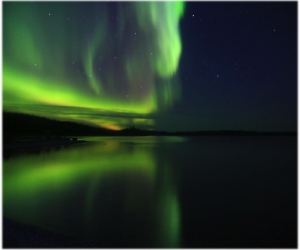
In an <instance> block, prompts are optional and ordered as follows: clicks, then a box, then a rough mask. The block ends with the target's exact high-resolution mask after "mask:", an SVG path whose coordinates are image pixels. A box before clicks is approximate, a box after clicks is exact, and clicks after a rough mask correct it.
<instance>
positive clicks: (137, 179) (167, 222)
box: [3, 137, 180, 247]
mask: <svg viewBox="0 0 300 250" xmlns="http://www.w3.org/2000/svg"><path fill="white" fill-rule="evenodd" d="M159 140H160V143H161V142H166V143H167V142H168V141H169V140H170V139H163V138H160V139H159ZM171 140H172V139H171ZM173 140H174V139H173ZM155 143H157V138H155V137H147V138H137V139H136V140H135V139H128V138H122V139H120V140H119V138H116V139H110V138H103V141H102V142H90V143H87V144H85V145H76V146H75V145H74V146H72V147H70V148H66V149H62V150H60V151H55V150H51V151H50V152H48V153H47V152H43V153H40V154H38V155H20V156H18V157H14V158H11V159H9V160H5V161H4V162H3V209H4V216H6V217H9V218H12V219H15V220H18V221H22V222H25V223H29V224H34V225H37V226H39V227H42V228H46V229H50V230H54V231H57V232H60V233H64V234H68V235H70V236H76V235H78V236H79V237H80V236H84V237H87V238H90V239H92V240H95V239H97V240H99V239H101V237H106V238H107V237H110V235H109V234H108V232H109V230H107V228H110V227H111V226H112V224H114V223H116V224H114V227H115V228H114V230H115V231H116V233H118V234H120V235H119V236H121V235H125V238H126V239H125V242H129V243H130V244H133V245H132V247H134V246H138V247H179V244H180V208H179V202H178V198H177V193H176V188H175V183H174V178H173V177H172V171H171V167H170V165H169V164H168V163H167V161H161V160H160V159H159V158H157V155H156V154H155V150H154V147H153V144H155ZM141 228H143V230H141ZM106 231H107V232H106ZM129 232H130V233H129ZM106 234H107V235H106ZM114 237H115V235H114ZM129 243H128V244H129ZM120 244H125V243H124V242H122V243H120ZM134 244H136V245H134Z"/></svg>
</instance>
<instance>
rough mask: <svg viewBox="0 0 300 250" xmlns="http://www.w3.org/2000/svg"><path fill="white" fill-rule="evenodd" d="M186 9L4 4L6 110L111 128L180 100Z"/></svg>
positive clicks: (143, 121) (141, 121) (145, 121)
mask: <svg viewBox="0 0 300 250" xmlns="http://www.w3.org/2000/svg"><path fill="white" fill-rule="evenodd" d="M183 13H184V3H182V2H132V3H105V2H91V3H83V2H73V3H67V2H65V3H57V2H40V3H39V2H23V3H20V2H15V3H4V5H3V37H4V40H3V108H4V110H9V111H18V112H24V113H30V114H36V115H41V116H46V117H52V118H56V119H67V120H73V121H78V122H84V123H89V124H94V125H100V126H103V127H107V128H111V129H119V128H124V127H127V126H129V125H146V126H147V125H148V126H149V125H153V124H154V122H155V121H154V120H153V119H152V118H151V116H149V115H151V114H154V113H155V112H157V111H161V110H165V109H167V108H168V107H170V106H172V104H173V103H174V102H175V101H176V100H178V99H179V97H180V84H179V78H178V77H177V69H178V64H179V59H180V55H181V50H182V45H181V37H180V30H179V21H180V18H181V17H182V16H183Z"/></svg>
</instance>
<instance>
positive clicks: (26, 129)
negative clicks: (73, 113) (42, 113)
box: [2, 112, 113, 136]
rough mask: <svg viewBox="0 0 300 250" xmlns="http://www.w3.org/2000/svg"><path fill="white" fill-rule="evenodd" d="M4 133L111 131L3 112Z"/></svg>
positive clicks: (66, 133) (59, 133) (91, 133)
mask: <svg viewBox="0 0 300 250" xmlns="http://www.w3.org/2000/svg"><path fill="white" fill-rule="evenodd" d="M2 118H3V134H4V135H70V136H73V135H76V136H78V135H106V134H111V133H112V132H113V131H111V130H108V129H104V128H96V127H92V126H88V125H84V124H79V123H75V122H67V121H57V120H52V119H48V118H45V117H39V116H35V115H27V114H21V113H11V112H3V117H2Z"/></svg>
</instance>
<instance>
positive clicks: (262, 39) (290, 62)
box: [160, 2, 297, 131]
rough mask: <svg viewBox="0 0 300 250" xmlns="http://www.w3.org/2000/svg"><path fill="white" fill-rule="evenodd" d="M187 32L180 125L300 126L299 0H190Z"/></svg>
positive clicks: (206, 127) (183, 30) (185, 24)
mask: <svg viewBox="0 0 300 250" xmlns="http://www.w3.org/2000/svg"><path fill="white" fill-rule="evenodd" d="M181 35H182V42H183V52H182V57H181V61H180V69H179V71H180V77H181V84H182V100H181V102H180V103H177V104H176V105H175V106H174V107H173V109H172V111H171V112H169V113H171V114H173V116H172V118H173V119H174V121H176V122H175V124H178V127H177V126H176V125H175V126H176V128H175V127H174V130H177V129H180V128H183V129H185V128H187V129H189V130H218V129H232V130H236V129H238V130H257V131H296V129H297V124H296V122H297V2H224V3H223V2H188V3H187V5H186V11H185V15H184V18H183V19H182V21H181ZM160 122H161V125H162V126H164V124H165V126H166V128H167V126H168V125H167V124H168V121H167V119H163V118H162V119H161V120H160Z"/></svg>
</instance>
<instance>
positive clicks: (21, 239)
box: [2, 217, 96, 248]
mask: <svg viewBox="0 0 300 250" xmlns="http://www.w3.org/2000/svg"><path fill="white" fill-rule="evenodd" d="M2 218H3V221H2V226H3V242H2V247H3V248H95V247H96V246H95V245H94V244H93V243H92V242H89V241H86V240H83V239H79V238H77V237H76V238H73V237H69V236H65V235H62V234H59V233H56V232H52V231H48V230H45V229H41V228H39V227H36V226H33V225H28V224H25V223H22V222H18V221H15V220H11V219H8V218H6V217H2Z"/></svg>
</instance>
